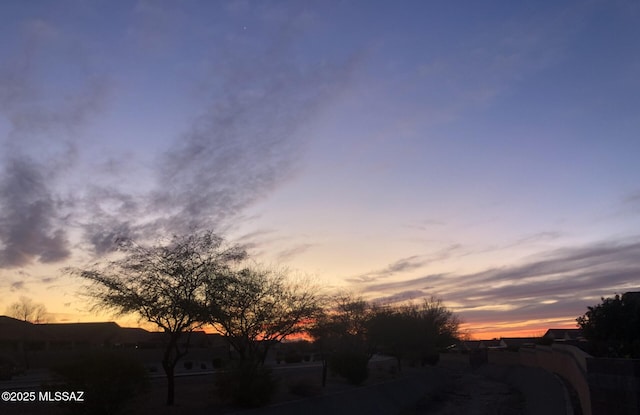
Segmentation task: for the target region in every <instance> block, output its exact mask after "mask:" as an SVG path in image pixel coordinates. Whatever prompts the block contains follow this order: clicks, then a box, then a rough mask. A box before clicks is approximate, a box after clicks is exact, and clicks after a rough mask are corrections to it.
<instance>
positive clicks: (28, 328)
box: [0, 316, 43, 341]
mask: <svg viewBox="0 0 640 415" xmlns="http://www.w3.org/2000/svg"><path fill="white" fill-rule="evenodd" d="M42 336H43V333H42V332H41V330H40V329H39V328H38V327H37V326H36V325H34V324H32V323H29V322H28V321H23V320H18V319H15V318H12V317H7V316H0V340H19V341H25V340H35V339H40V338H42Z"/></svg>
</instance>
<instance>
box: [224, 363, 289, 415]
mask: <svg viewBox="0 0 640 415" xmlns="http://www.w3.org/2000/svg"><path fill="white" fill-rule="evenodd" d="M216 386H217V389H218V394H219V396H220V398H221V399H222V400H223V401H226V402H229V401H231V402H233V403H234V404H236V405H238V406H241V407H245V408H255V407H259V406H263V405H266V404H267V403H269V402H270V401H271V397H272V396H273V393H274V392H275V390H276V381H275V379H274V378H273V376H272V374H271V369H269V368H266V367H264V366H257V365H255V364H253V363H248V362H237V363H236V364H234V365H232V366H231V367H230V368H229V370H227V371H225V372H221V373H219V375H218V377H217V379H216Z"/></svg>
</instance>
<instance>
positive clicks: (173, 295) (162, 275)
mask: <svg viewBox="0 0 640 415" xmlns="http://www.w3.org/2000/svg"><path fill="white" fill-rule="evenodd" d="M118 246H119V251H120V257H119V259H116V260H113V261H108V262H103V263H99V264H96V265H94V266H93V267H91V268H90V269H69V270H68V271H69V272H70V273H72V274H75V275H78V276H79V277H81V278H82V279H84V280H86V281H87V282H88V283H89V284H88V285H87V287H86V291H85V294H86V295H88V296H89V297H90V299H91V300H92V301H93V303H94V304H95V306H96V307H97V308H101V309H106V310H109V311H113V312H115V313H116V314H118V315H127V314H137V315H138V316H139V317H140V318H141V319H142V320H146V321H148V322H150V323H153V324H155V325H156V326H158V328H160V329H161V330H163V331H164V333H165V334H166V344H165V349H164V355H163V358H162V367H163V369H164V372H165V374H166V376H167V405H172V404H173V402H174V391H175V380H174V370H175V367H176V364H177V363H178V361H179V360H180V359H181V358H182V357H183V356H184V355H185V354H186V353H187V350H188V345H189V335H190V333H191V332H192V331H193V330H194V329H196V328H199V327H201V326H202V325H203V324H204V323H205V321H206V318H205V317H204V316H205V310H206V300H207V287H209V286H210V281H211V280H213V279H215V278H217V277H218V276H219V275H226V274H227V273H228V272H227V271H228V270H229V268H230V265H231V263H233V262H236V261H240V260H243V259H244V258H245V257H246V252H245V251H244V250H243V249H241V248H240V247H238V246H227V245H225V243H224V241H223V239H222V238H221V237H219V236H217V235H216V234H214V233H213V232H210V231H209V232H204V233H200V234H192V235H188V236H183V237H177V236H174V237H173V238H172V239H171V240H169V241H166V242H165V243H159V244H156V245H153V246H142V245H139V244H137V243H134V242H133V241H131V240H121V241H119V244H118Z"/></svg>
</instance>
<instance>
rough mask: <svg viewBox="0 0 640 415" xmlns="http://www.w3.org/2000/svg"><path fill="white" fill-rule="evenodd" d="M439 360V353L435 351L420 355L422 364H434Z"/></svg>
mask: <svg viewBox="0 0 640 415" xmlns="http://www.w3.org/2000/svg"><path fill="white" fill-rule="evenodd" d="M439 361H440V354H439V353H437V352H433V353H429V354H427V355H425V356H423V357H422V366H424V365H429V366H435V365H437V364H438V362H439Z"/></svg>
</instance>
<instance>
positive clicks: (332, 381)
mask: <svg viewBox="0 0 640 415" xmlns="http://www.w3.org/2000/svg"><path fill="white" fill-rule="evenodd" d="M421 373H422V374H428V375H429V376H428V377H429V378H430V379H437V381H436V382H435V383H436V384H437V385H436V387H432V388H431V389H430V390H429V391H428V392H427V391H425V394H424V396H423V397H422V398H421V399H420V400H418V401H417V402H406V406H404V407H403V408H398V411H397V414H399V415H422V414H440V415H447V414H452V415H453V414H460V413H464V414H472V415H482V414H491V415H495V414H497V415H516V414H522V413H524V410H523V398H522V395H521V394H520V393H519V392H518V391H516V390H514V389H512V388H510V387H509V386H507V385H506V384H504V383H500V382H496V381H492V380H490V379H488V378H486V377H483V376H481V375H479V374H477V373H474V372H473V371H471V369H470V368H469V367H468V363H467V360H466V358H460V357H455V356H446V355H443V357H442V359H441V361H440V363H439V364H438V365H437V366H436V367H426V368H419V367H404V368H403V371H402V373H400V372H399V371H398V369H397V367H396V365H395V362H394V361H393V360H392V359H386V360H385V359H382V360H378V361H375V362H371V363H370V376H369V378H368V379H367V381H366V382H365V384H364V385H363V386H364V388H366V387H367V386H372V385H380V384H384V383H385V382H393V381H396V380H400V379H401V378H403V377H407V376H421ZM273 374H274V376H275V378H276V379H277V381H278V387H277V391H276V393H275V395H274V397H273V401H272V405H278V408H279V410H278V411H277V412H278V413H287V409H286V408H287V402H290V401H298V404H300V403H303V402H304V400H306V399H308V398H314V397H322V396H330V395H338V396H339V399H343V397H344V399H348V398H349V395H350V391H353V390H355V388H358V387H355V386H353V385H349V384H348V383H347V382H346V381H344V380H343V379H342V378H340V377H337V376H332V375H329V377H328V379H327V381H328V382H327V386H326V387H324V388H323V387H322V386H321V374H322V368H321V366H319V365H317V364H300V365H284V364H283V365H278V366H276V367H275V369H274V372H273ZM214 376H215V375H213V374H209V375H202V376H189V377H180V378H177V379H176V394H175V404H174V406H171V407H167V406H166V405H165V402H166V383H165V380H164V379H162V378H160V379H156V380H154V381H153V382H152V385H151V387H150V388H149V390H148V391H147V392H146V393H145V394H143V395H141V396H139V397H137V398H136V399H134V401H133V402H131V403H130V404H129V405H128V407H127V410H126V411H125V412H124V413H126V414H153V415H172V414H187V413H188V414H193V415H200V414H202V415H204V414H210V415H214V414H231V413H242V412H243V411H242V410H239V409H238V408H234V407H232V406H230V405H229V404H227V403H224V402H221V401H220V399H219V398H218V397H217V394H216V390H215V382H214ZM432 383H433V382H432ZM430 385H431V384H430ZM374 389H375V388H371V390H374ZM301 401H302V402H301ZM280 409H282V411H281V410H280ZM0 413H3V414H6V415H10V414H13V413H15V414H34V415H35V414H45V413H46V414H52V415H53V414H63V413H65V412H64V411H62V410H61V408H57V407H55V404H41V405H30V404H27V403H23V404H19V405H12V406H11V407H7V406H4V405H3V407H2V408H0ZM254 413H260V411H253V412H252V414H254ZM332 415H340V414H337V413H333V414H332ZM390 415H394V414H390Z"/></svg>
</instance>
